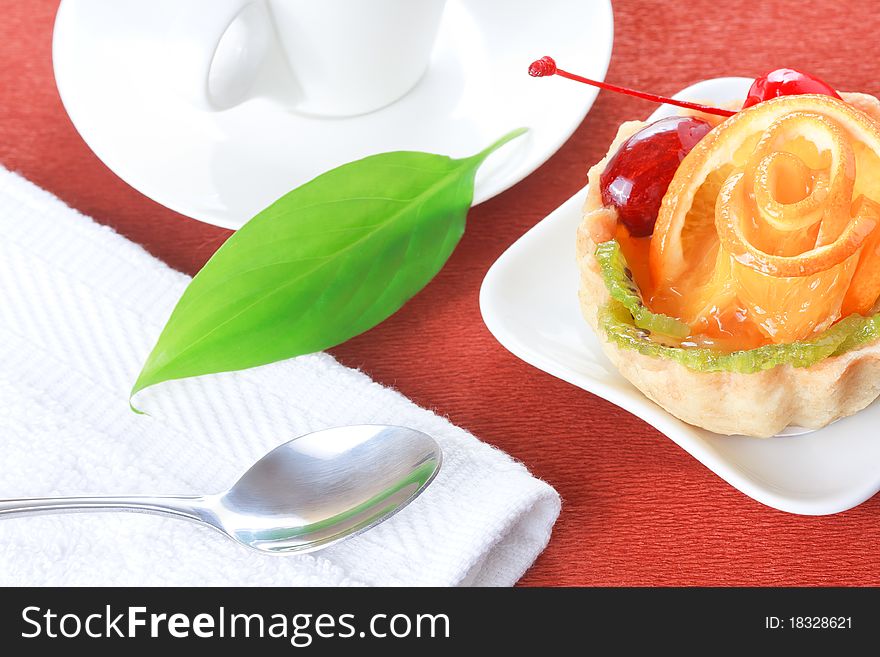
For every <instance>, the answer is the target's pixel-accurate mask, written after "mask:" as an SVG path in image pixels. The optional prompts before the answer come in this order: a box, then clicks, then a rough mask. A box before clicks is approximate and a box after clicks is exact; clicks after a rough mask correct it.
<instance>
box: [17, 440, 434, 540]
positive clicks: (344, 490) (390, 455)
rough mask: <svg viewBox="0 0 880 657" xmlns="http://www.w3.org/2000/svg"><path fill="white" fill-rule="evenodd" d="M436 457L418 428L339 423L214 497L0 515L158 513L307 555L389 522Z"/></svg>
mask: <svg viewBox="0 0 880 657" xmlns="http://www.w3.org/2000/svg"><path fill="white" fill-rule="evenodd" d="M441 460H442V455H441V451H440V446H439V445H438V444H437V443H436V442H435V441H434V439H433V438H431V437H430V436H428V435H427V434H424V433H422V432H421V431H416V430H415V429H409V428H407V427H396V426H386V425H358V426H348V427H338V428H335V429H326V430H324V431H317V432H315V433H310V434H307V435H305V436H300V437H299V438H294V439H293V440H291V441H290V442H287V443H284V444H283V445H281V446H279V447H276V448H275V449H273V450H272V451H271V452H269V453H268V454H266V455H265V456H264V457H263V458H261V459H260V460H259V461H257V462H256V463H255V464H254V465H253V466H252V467H251V468H250V470H248V471H247V472H245V473H244V475H243V476H242V477H241V479H239V480H238V481H237V482H236V483H235V484H234V485H233V486H232V488H230V489H229V490H227V491H225V492H223V493H218V494H217V495H207V496H203V497H198V496H193V497H144V496H130V497H57V498H31V499H20V500H0V518H4V517H11V516H19V515H23V514H29V513H76V512H84V511H135V512H146V513H160V514H166V515H172V516H175V517H178V518H186V519H188V520H195V521H196V522H203V523H206V524H208V525H210V526H211V527H213V528H214V529H217V530H219V531H221V532H223V533H224V534H226V535H227V536H229V537H230V538H232V539H234V540H236V541H238V542H239V543H242V544H244V545H247V546H248V547H252V548H255V549H257V550H260V551H262V552H271V553H276V554H277V553H284V552H309V551H311V550H317V549H319V548H323V547H326V546H328V545H330V544H331V543H335V542H337V541H341V540H343V539H344V538H347V537H349V536H352V535H354V534H359V533H360V532H363V531H366V530H367V529H370V528H371V527H375V526H376V525H378V524H379V523H380V522H383V521H385V520H387V519H388V518H389V517H391V516H392V515H394V514H395V513H396V512H397V511H399V510H400V509H402V508H403V507H405V506H406V505H407V504H409V503H410V502H412V501H413V500H414V499H415V498H416V497H417V496H418V495H419V494H420V493H421V492H422V491H423V490H425V488H426V487H427V486H428V484H430V483H431V481H432V480H433V479H434V477H435V476H436V475H437V472H438V470H439V469H440V463H441Z"/></svg>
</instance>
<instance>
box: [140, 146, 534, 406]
mask: <svg viewBox="0 0 880 657" xmlns="http://www.w3.org/2000/svg"><path fill="white" fill-rule="evenodd" d="M524 132H525V129H519V130H515V131H513V132H511V133H509V134H507V135H505V136H504V137H502V138H501V139H499V140H498V141H497V142H495V143H494V144H492V145H491V146H490V147H488V148H487V149H486V150H484V151H482V152H481V153H478V154H476V155H474V156H472V157H469V158H465V159H459V160H454V159H451V158H449V157H446V156H443V155H432V154H430V153H418V152H395V153H383V154H380V155H373V156H371V157H367V158H364V159H362V160H358V161H356V162H351V163H349V164H345V165H343V166H340V167H338V168H336V169H333V170H331V171H328V172H327V173H324V174H322V175H320V176H318V177H317V178H315V179H314V180H312V181H310V182H308V183H306V184H305V185H302V186H301V187H298V188H297V189H295V190H293V191H292V192H290V193H288V194H286V195H285V196H282V197H281V198H280V199H278V200H277V201H276V202H275V203H273V204H272V205H270V206H269V207H267V208H266V209H265V210H263V211H262V212H260V213H259V214H258V215H256V216H255V217H254V218H253V219H251V220H250V221H249V222H248V223H247V224H245V225H244V226H243V227H242V228H241V229H239V230H238V231H237V232H236V233H235V234H234V235H232V237H230V238H229V239H228V240H227V241H226V243H225V244H224V245H223V246H222V247H220V249H219V250H218V251H217V252H216V253H215V254H214V256H213V257H212V258H211V259H210V260H209V261H208V263H207V264H206V265H205V266H204V268H203V269H202V270H201V271H200V272H199V273H198V275H197V276H196V277H195V278H193V280H192V281H191V282H190V284H189V286H188V287H187V289H186V290H185V292H184V293H183V296H182V297H181V299H180V301H179V302H178V304H177V306H176V307H175V309H174V311H173V312H172V313H171V317H170V318H169V320H168V323H167V324H166V325H165V328H164V329H163V331H162V333H161V335H160V336H159V340H158V341H157V343H156V346H155V347H154V348H153V351H152V353H150V355H149V357H148V358H147V361H146V363H145V364H144V367H143V369H142V370H141V373H140V375H139V376H138V378H137V381H136V382H135V384H134V387H133V388H132V391H131V396H132V397H133V396H134V395H135V394H136V393H137V392H138V391H140V390H143V389H144V388H146V387H147V386H151V385H155V384H157V383H161V382H163V381H169V380H171V379H181V378H185V377H191V376H198V375H203V374H212V373H216V372H227V371H232V370H240V369H245V368H249V367H255V366H257V365H265V364H267V363H272V362H275V361H279V360H284V359H287V358H292V357H294V356H299V355H302V354H308V353H312V352H315V351H321V350H324V349H327V348H329V347H333V346H335V345H337V344H340V343H342V342H345V341H346V340H348V339H349V338H352V337H354V336H356V335H358V334H360V333H363V332H364V331H366V330H368V329H370V328H372V327H373V326H375V325H376V324H378V323H380V322H382V321H383V320H385V319H386V318H388V317H389V316H390V315H392V314H393V313H394V312H396V311H397V310H398V309H399V308H400V307H401V306H402V305H403V304H404V303H405V302H406V301H407V300H408V299H409V298H410V297H412V296H413V295H414V294H416V293H417V292H418V291H419V290H421V289H422V288H423V287H424V286H425V285H427V284H428V282H429V281H430V280H431V279H432V278H433V277H434V276H435V275H436V274H437V272H438V271H440V268H441V267H442V266H443V265H444V263H445V262H446V260H447V259H448V258H449V256H450V255H451V254H452V251H453V249H455V246H456V244H458V241H459V239H461V236H462V234H463V233H464V228H465V219H466V216H467V211H468V209H469V208H470V205H471V201H472V200H473V192H474V176H475V175H476V171H477V169H478V168H479V166H480V164H482V162H483V161H484V160H485V159H486V157H487V156H488V155H489V154H490V153H492V152H493V151H495V150H496V149H498V148H500V147H501V146H502V145H504V144H505V143H507V142H508V141H510V140H511V139H514V138H515V137H518V136H519V135H521V134H523V133H524Z"/></svg>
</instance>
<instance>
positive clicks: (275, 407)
mask: <svg viewBox="0 0 880 657" xmlns="http://www.w3.org/2000/svg"><path fill="white" fill-rule="evenodd" d="M188 280H189V279H188V278H187V277H186V276H184V275H183V274H180V273H178V272H176V271H173V270H171V269H169V268H168V267H167V266H166V265H164V264H162V263H161V262H160V261H158V260H156V259H155V258H153V257H152V256H150V255H149V254H147V253H146V252H145V251H144V250H143V249H141V248H140V247H139V246H137V245H135V244H133V243H131V242H129V241H127V240H126V239H124V238H122V237H121V236H119V235H117V234H116V233H114V232H113V231H112V230H111V229H110V228H107V227H105V226H100V225H97V224H95V223H94V222H92V221H91V220H90V219H88V218H87V217H84V216H82V215H81V214H79V213H78V212H76V211H74V210H72V209H70V208H68V207H66V206H65V205H64V204H63V203H61V202H60V201H59V200H58V199H56V198H55V197H54V196H52V195H50V194H49V193H47V192H45V191H43V190H41V189H39V188H37V187H36V186H34V185H33V184H31V183H30V182H28V181H26V180H24V179H23V178H21V177H20V176H18V175H16V174H14V173H10V172H9V171H6V170H5V169H2V167H0V497H3V498H14V497H37V496H54V495H95V494H144V495H147V494H150V495H153V494H155V495H158V494H184V495H185V494H204V493H213V492H217V491H220V490H223V489H225V488H226V487H228V486H229V485H230V484H231V483H233V482H234V481H235V480H236V479H237V478H238V476H239V475H240V474H241V473H242V472H243V471H244V470H245V469H246V468H247V467H248V466H249V465H250V464H251V462H252V461H254V460H255V459H257V458H259V457H260V456H261V455H263V454H264V453H265V452H267V451H268V450H269V449H271V448H272V447H274V446H275V445H278V444H280V443H282V442H285V441H287V440H288V439H290V438H293V437H295V436H297V435H300V434H303V433H306V432H309V431H314V430H318V429H322V428H326V427H330V426H338V425H344V424H357V423H387V424H402V425H408V426H412V427H414V428H417V429H421V430H423V431H425V432H427V433H429V434H431V435H432V436H434V437H435V438H436V439H437V440H438V442H439V443H440V444H441V446H442V447H443V451H444V463H443V467H442V469H441V472H440V474H439V476H438V477H437V479H436V480H435V481H434V483H433V484H432V485H431V486H430V487H429V488H428V490H427V491H426V492H425V493H424V494H423V495H422V496H421V497H420V498H419V499H417V500H416V501H415V502H414V503H413V504H411V505H410V506H408V507H407V508H405V509H404V510H403V511H401V512H400V513H398V514H397V515H396V516H394V517H393V518H391V519H390V520H389V521H388V522H386V523H384V524H382V525H380V526H378V527H376V528H375V529H373V530H371V531H369V532H366V533H365V534H362V535H360V536H358V537H355V538H353V539H351V540H349V541H345V542H343V543H340V544H337V545H335V546H332V547H330V548H328V549H326V550H324V551H321V552H317V553H313V554H309V555H298V556H268V555H267V556H263V555H260V554H257V553H254V552H253V551H251V550H249V549H247V548H244V547H241V546H239V545H237V544H235V543H233V542H232V541H230V540H228V539H226V538H224V537H223V536H221V535H220V534H218V533H216V532H214V531H213V530H211V529H209V528H205V527H201V526H198V525H196V524H194V523H189V522H186V521H181V520H176V519H173V518H166V517H160V516H151V515H146V514H126V513H111V514H75V515H60V516H30V517H19V518H7V519H2V520H0V585H91V586H95V585H111V586H112V585H119V586H122V585H125V586H128V585H292V586H295V585H334V586H336V585H441V586H445V585H512V584H513V583H515V582H516V581H517V580H518V579H519V578H520V577H521V576H522V574H523V573H524V572H525V570H526V569H527V568H528V567H529V566H530V565H531V563H532V562H533V561H534V559H535V558H536V557H537V556H538V554H539V553H540V552H541V551H542V550H543V549H544V547H545V546H546V544H547V541H548V540H549V537H550V531H551V528H552V526H553V523H554V522H555V520H556V517H557V516H558V514H559V508H560V502H559V497H558V495H557V494H556V492H555V491H554V490H553V489H552V488H551V487H550V486H549V485H547V484H546V483H544V482H542V481H540V480H538V479H535V478H534V477H532V476H531V475H530V474H529V473H528V471H527V470H526V469H525V467H523V465H522V464H520V463H518V462H516V461H514V460H513V459H511V458H510V457H509V456H507V455H506V454H504V453H503V452H500V451H499V450H497V449H494V448H492V447H490V446H489V445H486V444H484V443H482V442H480V441H479V440H477V439H476V438H474V437H473V436H472V435H470V434H468V433H467V432H466V431H464V430H463V429H460V428H458V427H455V426H453V425H452V424H450V423H449V422H448V421H446V420H445V419H443V418H441V417H438V416H437V415H435V414H433V413H431V412H429V411H426V410H424V409H421V408H419V407H417V406H416V405H414V404H413V403H412V402H410V401H409V400H407V399H405V398H404V397H403V396H401V395H400V394H399V393H397V392H395V391H393V390H390V389H388V388H384V387H382V386H380V385H379V384H377V383H375V382H373V381H371V380H370V379H369V378H368V377H367V376H365V375H364V374H362V373H360V372H357V371H355V370H351V369H348V368H346V367H343V366H342V365H340V364H338V363H337V362H336V361H335V360H334V359H333V358H332V357H330V356H329V355H327V354H315V355H311V356H305V357H301V358H297V359H295V360H291V361H286V362H283V363H277V364H274V365H269V366H265V367H260V368H255V369H252V370H248V371H244V372H239V373H232V374H223V375H217V376H211V377H201V378H199V379H194V380H188V381H181V382H173V383H170V384H166V385H164V386H157V387H156V388H154V389H152V390H147V391H145V392H144V393H142V395H141V396H139V398H138V401H139V404H140V405H141V407H142V408H144V409H145V410H147V411H148V412H150V413H151V414H152V415H151V416H143V415H136V414H134V413H133V412H132V411H131V410H129V407H128V390H129V388H130V386H131V383H132V381H133V380H134V378H135V375H136V374H137V372H138V370H139V368H140V365H141V364H142V362H143V360H144V358H145V357H146V355H147V353H148V352H149V350H150V348H151V347H152V345H153V343H154V342H155V339H156V337H157V336H158V334H159V331H160V330H161V328H162V326H163V324H164V322H165V320H166V319H167V317H168V315H169V314H170V312H171V309H172V308H173V306H174V304H175V302H176V301H177V299H178V298H179V296H180V294H181V293H182V292H183V289H184V287H185V286H186V284H187V281H188ZM427 357H430V355H429V354H426V358H427Z"/></svg>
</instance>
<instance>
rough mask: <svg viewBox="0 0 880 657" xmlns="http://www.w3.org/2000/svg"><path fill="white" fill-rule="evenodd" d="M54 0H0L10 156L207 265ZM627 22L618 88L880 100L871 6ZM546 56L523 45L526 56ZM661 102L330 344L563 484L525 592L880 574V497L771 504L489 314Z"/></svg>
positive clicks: (854, 578)
mask: <svg viewBox="0 0 880 657" xmlns="http://www.w3.org/2000/svg"><path fill="white" fill-rule="evenodd" d="M584 1H590V0H584ZM56 6H57V0H29V1H28V2H12V1H11V0H6V1H5V2H3V3H2V17H3V18H2V21H0V163H2V164H3V165H5V166H6V167H8V168H11V169H13V170H16V171H19V172H21V173H22V174H24V175H25V176H26V177H28V178H30V179H31V180H33V181H34V182H36V183H37V184H39V185H41V186H43V187H45V188H47V189H49V190H51V191H52V192H54V193H55V194H57V195H58V196H60V197H61V198H62V199H63V200H65V201H66V202H67V203H69V204H70V205H72V206H73V207H75V208H77V209H79V210H81V211H82V212H84V213H85V214H88V215H91V216H92V217H95V218H96V219H97V220H98V221H100V222H104V223H107V224H110V225H111V226H113V227H114V228H116V230H118V231H119V232H120V233H122V234H124V235H126V236H127V237H129V238H130V239H132V240H134V241H136V242H139V243H141V244H143V245H144V246H145V247H146V248H147V249H149V250H150V251H151V252H152V253H154V254H155V255H157V256H158V257H160V258H162V259H163V260H165V261H166V262H168V263H169V264H170V265H171V266H173V267H175V268H177V269H180V270H183V271H185V272H187V273H190V274H194V273H195V272H196V271H197V270H198V269H199V267H200V266H201V265H202V264H203V263H204V262H205V260H206V259H207V258H208V257H209V256H210V255H211V253H212V252H213V251H214V250H215V249H216V248H217V247H218V246H219V245H220V244H221V243H222V242H223V240H224V239H225V238H226V237H227V236H228V235H229V233H228V232H227V231H224V230H221V229H219V228H214V227H212V226H208V225H205V224H202V223H199V222H197V221H192V220H190V219H187V218H184V217H182V216H180V215H177V214H175V213H174V212H172V211H170V210H167V209H165V208H164V207H162V206H160V205H157V204H156V203H154V202H152V201H150V200H149V199H147V198H145V197H144V196H142V195H141V194H139V193H138V192H136V191H135V190H133V189H132V188H130V187H128V186H127V185H126V184H125V183H123V182H122V181H121V180H119V179H118V178H117V177H116V176H115V175H114V174H112V173H111V172H110V171H109V170H108V169H107V168H106V167H105V166H104V165H103V164H102V163H101V162H100V161H98V159H97V158H96V157H95V156H94V155H93V154H92V153H91V151H90V150H89V149H88V147H87V146H86V145H85V144H84V143H83V141H82V140H81V139H80V137H79V136H78V134H77V133H76V131H75V130H74V128H73V126H72V125H71V123H70V121H69V120H68V118H67V115H66V114H65V112H64V109H63V108H62V106H61V102H60V101H59V98H58V94H57V91H56V89H55V84H54V81H53V76H52V65H51V34H52V21H53V18H54V14H55V9H56ZM614 19H615V24H616V25H615V44H614V55H613V57H612V61H611V68H610V70H609V72H608V80H609V81H612V82H616V83H619V84H624V85H628V86H632V87H639V88H642V89H645V90H650V91H654V92H658V93H672V92H675V91H676V90H678V89H680V88H681V87H684V86H686V85H688V84H691V83H693V82H695V81H697V80H700V79H702V78H707V77H714V76H719V75H755V74H760V73H762V72H765V71H766V70H767V69H768V68H776V67H778V66H791V67H795V68H801V69H803V70H806V71H811V72H813V73H815V74H817V75H819V76H821V77H823V78H825V79H827V80H828V81H829V82H831V83H832V84H834V85H835V86H837V87H838V88H840V89H846V90H864V91H870V92H874V93H877V92H880V82H878V80H877V78H878V75H880V66H878V65H877V64H876V63H875V60H874V56H873V54H874V49H875V44H876V39H877V33H878V28H880V17H878V14H877V12H876V8H875V7H874V6H873V5H872V3H865V2H861V1H856V0H851V1H849V2H839V1H832V0H826V1H824V2H820V1H814V2H802V1H800V0H786V1H779V2H771V1H767V2H752V1H751V0H727V1H726V2H718V1H717V0H699V1H694V0H692V1H689V2H682V1H677V2H675V1H672V2H670V1H668V0H617V1H616V2H615V3H614ZM534 54H535V53H524V54H523V57H524V60H523V64H524V66H525V65H526V64H527V63H528V62H527V61H526V59H528V58H529V57H531V56H532V55H534ZM537 54H543V53H537ZM652 110H653V106H651V105H649V104H647V103H645V102H643V101H639V100H635V99H630V98H624V97H621V96H617V95H614V94H610V93H606V92H603V93H602V94H600V96H599V99H598V100H597V102H596V104H595V106H594V107H593V110H592V111H591V112H590V114H589V115H588V116H587V118H586V120H585V121H584V122H583V124H582V125H581V126H580V128H578V130H577V132H576V133H575V134H574V136H573V137H572V138H571V140H570V141H569V142H568V143H567V144H566V145H565V146H563V147H562V149H561V150H560V151H559V153H557V154H556V155H555V156H554V157H553V158H552V159H551V160H550V161H549V162H548V163H547V164H546V165H544V166H543V167H542V168H541V169H539V170H538V171H537V172H536V173H534V174H533V175H531V176H529V177H528V178H527V179H526V180H524V181H522V182H521V183H519V184H518V185H516V186H515V187H514V188H513V189H511V190H509V191H507V192H506V193H504V194H502V195H501V196H499V197H496V198H495V199H493V200H491V201H489V202H487V203H484V204H483V205H481V206H479V207H477V208H475V209H474V210H473V211H472V212H471V214H470V218H469V221H468V230H467V233H466V235H465V236H464V239H463V240H462V242H461V244H460V246H459V247H458V250H457V251H456V253H455V254H454V255H453V257H452V259H451V260H450V262H449V263H448V265H447V266H446V268H445V269H444V270H443V272H442V273H441V274H440V275H439V276H438V277H437V278H436V279H435V280H434V281H433V282H432V283H431V284H430V285H429V286H428V288H427V289H426V290H424V291H423V292H422V293H421V294H419V295H418V297H416V298H415V299H414V300H413V301H411V302H410V303H409V304H407V306H406V307H405V308H404V309H403V310H402V311H401V312H399V313H398V314H397V315H395V316H394V317H392V318H391V319H390V320H389V321H387V322H385V323H384V324H382V325H381V326H379V327H378V328H376V329H374V330H372V331H370V332H369V333H367V334H365V335H363V336H361V337H359V338H357V339H355V340H352V341H351V342H349V343H347V344H345V345H343V346H341V347H339V348H337V349H334V350H333V353H334V354H335V355H336V356H337V357H338V358H339V359H340V360H341V361H342V362H343V363H345V364H347V365H351V366H354V367H360V368H363V369H364V370H365V371H366V372H367V373H369V374H370V375H371V376H372V377H374V378H375V379H376V380H378V381H380V382H381V383H384V384H387V385H391V386H394V387H396V388H397V389H399V390H400V391H401V392H403V393H404V394H406V395H407V396H409V397H411V398H412V399H413V400H415V401H416V402H417V403H419V404H421V405H424V406H427V407H430V408H432V409H435V410H436V411H437V412H439V413H442V414H444V415H446V416H448V417H449V419H450V420H452V421H453V422H455V423H456V424H459V425H461V426H463V427H466V428H467V429H469V430H471V431H472V432H473V433H474V434H476V435H477V436H479V437H480V438H482V439H483V440H485V441H487V442H490V443H492V444H494V445H497V446H498V447H500V448H501V449H503V450H505V451H507V452H508V453H510V454H512V455H513V456H515V457H516V458H518V459H521V460H522V461H523V462H524V463H525V464H526V465H528V467H529V468H530V469H531V470H532V472H534V473H535V474H536V475H538V476H539V477H542V478H544V479H546V480H547V481H549V482H550V483H551V484H552V485H553V486H555V487H556V488H557V490H559V492H560V494H561V495H562V498H563V500H564V506H563V511H562V515H561V517H560V519H559V522H558V524H557V525H556V529H555V531H554V533H553V538H552V540H551V542H550V546H549V547H548V549H547V551H546V552H545V553H544V554H543V555H542V556H541V557H540V558H539V559H538V561H537V563H536V564H535V566H534V567H533V568H532V569H531V570H530V571H529V572H528V573H527V575H526V576H525V578H524V579H523V580H522V583H523V584H527V585H560V584H561V585H576V584H585V585H620V584H625V585H652V584H653V585H687V584H699V585H736V584H740V585H782V584H789V585H800V584H804V585H844V584H873V585H878V584H880V549H878V546H880V518H878V514H880V497H878V498H874V499H873V500H871V501H869V502H867V503H865V504H863V505H861V506H860V507H858V508H856V509H853V510H851V511H848V512H846V513H842V514H839V515H836V516H831V517H821V518H806V517H797V516H793V515H788V514H785V513H782V512H780V511H775V510H773V509H769V508H766V507H764V506H762V505H760V504H758V503H757V502H755V501H753V500H751V499H749V498H747V497H746V496H745V495H743V494H741V493H739V492H738V491H736V490H734V489H733V488H731V487H730V486H728V485H727V484H726V483H724V482H723V481H721V480H720V479H719V478H718V477H717V476H715V475H714V474H712V473H711V472H709V471H708V470H706V468H704V467H703V466H702V465H700V464H699V463H697V462H696V461H695V460H694V459H693V458H691V457H690V456H689V455H687V454H686V453H685V452H683V451H682V450H681V449H679V448H678V447H676V446H675V445H674V444H673V443H672V442H671V441H670V440H668V439H667V438H665V437H664V436H662V435H661V434H659V433H658V432H657V431H655V430H654V429H652V428H651V427H649V426H647V425H645V424H644V423H643V422H641V421H640V420H638V419H636V418H634V417H632V416H631V415H629V414H627V413H625V412H623V411H621V410H619V409H617V408H616V407H614V406H612V405H611V404H608V403H606V402H604V401H602V400H600V399H597V398H596V397H593V396H592V395H590V394H587V393H586V392H583V391H581V390H579V389H576V388H574V387H572V386H570V385H568V384H566V383H563V382H561V381H558V380H556V379H554V378H553V377H551V376H549V375H547V374H544V373H542V372H539V371H537V370H535V369H533V368H531V367H529V366H528V365H526V364H525V363H522V362H520V361H519V360H517V359H516V358H514V357H513V356H512V355H510V354H509V353H508V352H507V351H505V350H504V349H503V348H502V347H501V346H500V345H499V344H498V343H497V342H495V340H494V339H493V338H492V336H491V335H490V334H489V332H488V331H487V330H486V328H485V326H484V325H483V322H482V320H481V319H480V312H479V308H478V304H477V293H478V290H479V287H480V282H481V281H482V279H483V275H484V274H485V272H486V270H487V269H488V268H489V266H490V265H491V264H492V262H493V261H494V260H495V259H496V258H497V257H498V256H499V255H500V254H501V253H502V252H503V251H504V249H505V248H506V247H507V246H508V245H510V244H511V243H512V242H513V241H514V240H516V238H517V237H519V236H520V235H521V234H522V233H523V232H525V231H526V229H528V228H529V227H530V226H532V225H533V224H534V223H536V222H537V221H539V220H540V219H541V218H542V217H544V216H545V215H546V214H548V213H549V212H550V211H551V210H552V209H553V208H555V207H556V206H558V205H559V204H560V203H562V202H563V201H564V200H565V199H567V198H568V197H569V196H571V194H573V193H574V192H575V191H577V189H578V188H580V186H581V185H582V184H583V182H584V176H585V171H586V169H587V167H588V165H589V164H591V163H592V162H594V161H595V160H596V159H598V157H599V156H600V155H601V154H602V153H603V152H604V151H605V149H606V147H607V144H608V142H609V141H610V139H611V137H612V135H613V134H614V132H615V130H616V127H617V125H618V124H619V123H620V122H621V121H623V120H625V119H628V118H642V117H644V116H646V115H647V114H648V113H650V112H651V111H652ZM170 155H171V154H170V153H169V156H170ZM0 239H2V236H0ZM0 302H2V297H0ZM0 440H2V438H0Z"/></svg>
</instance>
